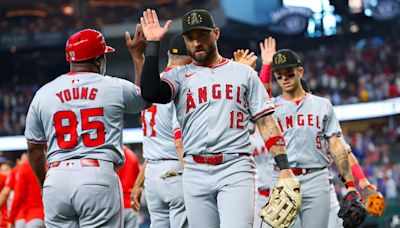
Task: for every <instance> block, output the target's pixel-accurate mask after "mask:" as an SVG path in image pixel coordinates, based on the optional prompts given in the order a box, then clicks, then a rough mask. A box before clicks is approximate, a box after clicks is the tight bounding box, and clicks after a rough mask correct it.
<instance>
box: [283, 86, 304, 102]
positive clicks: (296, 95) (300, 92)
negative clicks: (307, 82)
mask: <svg viewBox="0 0 400 228" xmlns="http://www.w3.org/2000/svg"><path fill="white" fill-rule="evenodd" d="M306 94H307V93H306V91H304V89H303V88H299V89H296V90H295V91H293V92H283V93H282V96H284V97H285V98H286V99H288V100H292V101H298V100H301V99H303V97H304V96H305V95H306Z"/></svg>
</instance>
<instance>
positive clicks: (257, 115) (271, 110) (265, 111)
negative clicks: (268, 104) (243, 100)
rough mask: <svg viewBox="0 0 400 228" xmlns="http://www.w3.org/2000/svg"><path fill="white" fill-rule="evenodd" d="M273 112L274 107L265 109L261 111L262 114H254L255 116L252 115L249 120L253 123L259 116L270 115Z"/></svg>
mask: <svg viewBox="0 0 400 228" xmlns="http://www.w3.org/2000/svg"><path fill="white" fill-rule="evenodd" d="M274 112H275V107H272V108H268V109H265V110H264V111H262V112H260V113H258V114H256V115H254V116H253V117H252V118H251V121H253V122H254V121H256V120H257V119H258V118H260V117H261V116H265V115H270V114H272V113H274Z"/></svg>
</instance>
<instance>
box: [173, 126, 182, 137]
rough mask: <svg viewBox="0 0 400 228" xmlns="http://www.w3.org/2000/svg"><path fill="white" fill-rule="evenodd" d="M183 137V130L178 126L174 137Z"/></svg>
mask: <svg viewBox="0 0 400 228" xmlns="http://www.w3.org/2000/svg"><path fill="white" fill-rule="evenodd" d="M180 138H182V132H181V129H179V128H177V129H175V130H174V139H180Z"/></svg>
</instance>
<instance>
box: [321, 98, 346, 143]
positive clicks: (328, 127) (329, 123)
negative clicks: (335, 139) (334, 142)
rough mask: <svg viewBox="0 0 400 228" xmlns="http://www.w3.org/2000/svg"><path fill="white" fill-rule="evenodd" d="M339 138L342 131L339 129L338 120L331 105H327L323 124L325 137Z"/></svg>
mask: <svg viewBox="0 0 400 228" xmlns="http://www.w3.org/2000/svg"><path fill="white" fill-rule="evenodd" d="M334 135H336V136H341V135H342V129H341V128H340V124H339V120H338V119H337V117H336V114H335V111H334V109H333V106H332V104H331V103H328V114H327V119H326V123H325V137H327V138H330V137H331V136H334Z"/></svg>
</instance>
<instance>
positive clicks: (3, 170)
mask: <svg viewBox="0 0 400 228" xmlns="http://www.w3.org/2000/svg"><path fill="white" fill-rule="evenodd" d="M11 170H12V166H11V163H10V162H8V161H5V162H2V163H1V164H0V189H1V190H3V188H5V186H6V180H7V176H8V175H9V174H10V172H11ZM0 213H1V218H0V227H7V217H8V210H7V204H6V203H4V204H3V205H2V206H1V207H0Z"/></svg>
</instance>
